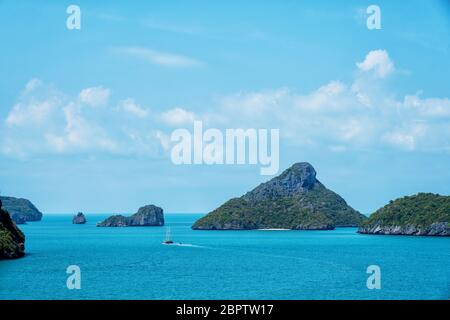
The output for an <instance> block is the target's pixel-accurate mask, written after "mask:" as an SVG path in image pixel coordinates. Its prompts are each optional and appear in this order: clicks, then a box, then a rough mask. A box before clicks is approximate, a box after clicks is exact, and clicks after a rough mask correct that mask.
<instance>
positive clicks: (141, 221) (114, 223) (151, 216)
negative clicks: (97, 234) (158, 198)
mask: <svg viewBox="0 0 450 320" xmlns="http://www.w3.org/2000/svg"><path fill="white" fill-rule="evenodd" d="M163 225H164V212H163V209H161V208H160V207H157V206H154V205H147V206H144V207H142V208H139V210H138V212H137V213H135V214H133V215H132V216H130V217H125V216H122V215H115V216H111V217H109V218H108V219H106V220H105V221H102V222H99V223H97V227H146V226H163Z"/></svg>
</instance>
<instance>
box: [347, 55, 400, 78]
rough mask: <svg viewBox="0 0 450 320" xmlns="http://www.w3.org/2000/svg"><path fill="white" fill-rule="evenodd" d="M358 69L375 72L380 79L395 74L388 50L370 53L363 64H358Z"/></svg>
mask: <svg viewBox="0 0 450 320" xmlns="http://www.w3.org/2000/svg"><path fill="white" fill-rule="evenodd" d="M356 65H357V67H358V68H359V69H360V70H361V71H364V72H367V71H372V70H373V71H374V72H375V74H376V75H377V76H378V77H380V78H385V77H386V76H388V75H389V74H391V73H392V72H394V69H395V68H394V63H393V62H392V61H391V59H390V58H389V54H388V53H387V51H386V50H373V51H370V52H369V53H368V54H367V55H366V58H365V59H364V61H363V62H359V63H357V64H356Z"/></svg>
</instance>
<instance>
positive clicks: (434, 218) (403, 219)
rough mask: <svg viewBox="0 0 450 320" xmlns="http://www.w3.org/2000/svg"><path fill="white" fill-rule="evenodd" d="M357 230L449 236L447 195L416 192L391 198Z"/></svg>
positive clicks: (448, 199) (449, 211) (393, 233)
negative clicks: (415, 193)
mask: <svg viewBox="0 0 450 320" xmlns="http://www.w3.org/2000/svg"><path fill="white" fill-rule="evenodd" d="M358 233H362V234H384V235H409V236H450V196H441V195H438V194H432V193H419V194H417V195H413V196H407V197H403V198H400V199H397V200H394V201H391V202H390V203H389V204H387V205H386V206H384V207H383V208H381V209H379V210H377V211H376V212H374V213H373V214H372V215H371V216H370V217H369V219H368V220H367V221H365V222H364V223H362V225H361V227H360V228H359V230H358Z"/></svg>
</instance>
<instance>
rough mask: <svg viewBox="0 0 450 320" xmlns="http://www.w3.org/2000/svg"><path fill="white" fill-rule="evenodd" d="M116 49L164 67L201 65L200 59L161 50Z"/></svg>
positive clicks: (139, 48)
mask: <svg viewBox="0 0 450 320" xmlns="http://www.w3.org/2000/svg"><path fill="white" fill-rule="evenodd" d="M116 50H117V51H119V52H122V53H125V54H128V55H130V56H133V57H137V58H140V59H143V60H146V61H148V62H150V63H152V64H156V65H160V66H164V67H198V66H201V65H202V63H201V62H200V61H198V60H195V59H193V58H190V57H187V56H184V55H180V54H174V53H168V52H161V51H156V50H153V49H148V48H142V47H121V48H117V49H116Z"/></svg>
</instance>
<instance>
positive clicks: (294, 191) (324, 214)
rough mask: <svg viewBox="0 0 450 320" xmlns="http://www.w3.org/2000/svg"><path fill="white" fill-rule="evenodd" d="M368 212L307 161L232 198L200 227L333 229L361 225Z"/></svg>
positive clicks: (196, 225)
mask: <svg viewBox="0 0 450 320" xmlns="http://www.w3.org/2000/svg"><path fill="white" fill-rule="evenodd" d="M365 219H367V218H366V217H365V216H364V215H362V214H361V213H359V212H358V211H356V210H354V209H353V208H351V207H350V206H349V205H348V204H347V203H346V202H345V200H344V199H343V198H341V197H340V196H339V195H338V194H336V193H334V192H333V191H331V190H329V189H327V188H326V187H325V186H324V185H323V184H322V183H321V182H320V181H319V180H317V179H316V171H315V170H314V168H313V167H312V166H311V165H310V164H309V163H306V162H302V163H296V164H294V165H293V166H292V167H290V168H289V169H287V170H285V171H284V172H283V173H282V174H281V175H279V176H278V177H275V178H273V179H271V180H269V181H268V182H265V183H262V184H260V185H259V186H258V187H256V188H255V189H253V190H252V191H250V192H248V193H246V194H245V195H243V196H242V197H240V198H234V199H231V200H228V201H227V202H225V203H224V204H223V205H221V206H220V207H219V208H217V209H215V210H214V211H212V212H210V213H209V214H207V215H206V216H205V217H203V218H201V219H199V220H198V221H197V222H196V223H195V224H194V225H193V226H192V229H196V230H251V229H294V230H331V229H334V228H335V227H350V226H352V227H354V226H358V225H360V224H361V223H362V222H363V221H364V220H365Z"/></svg>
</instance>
